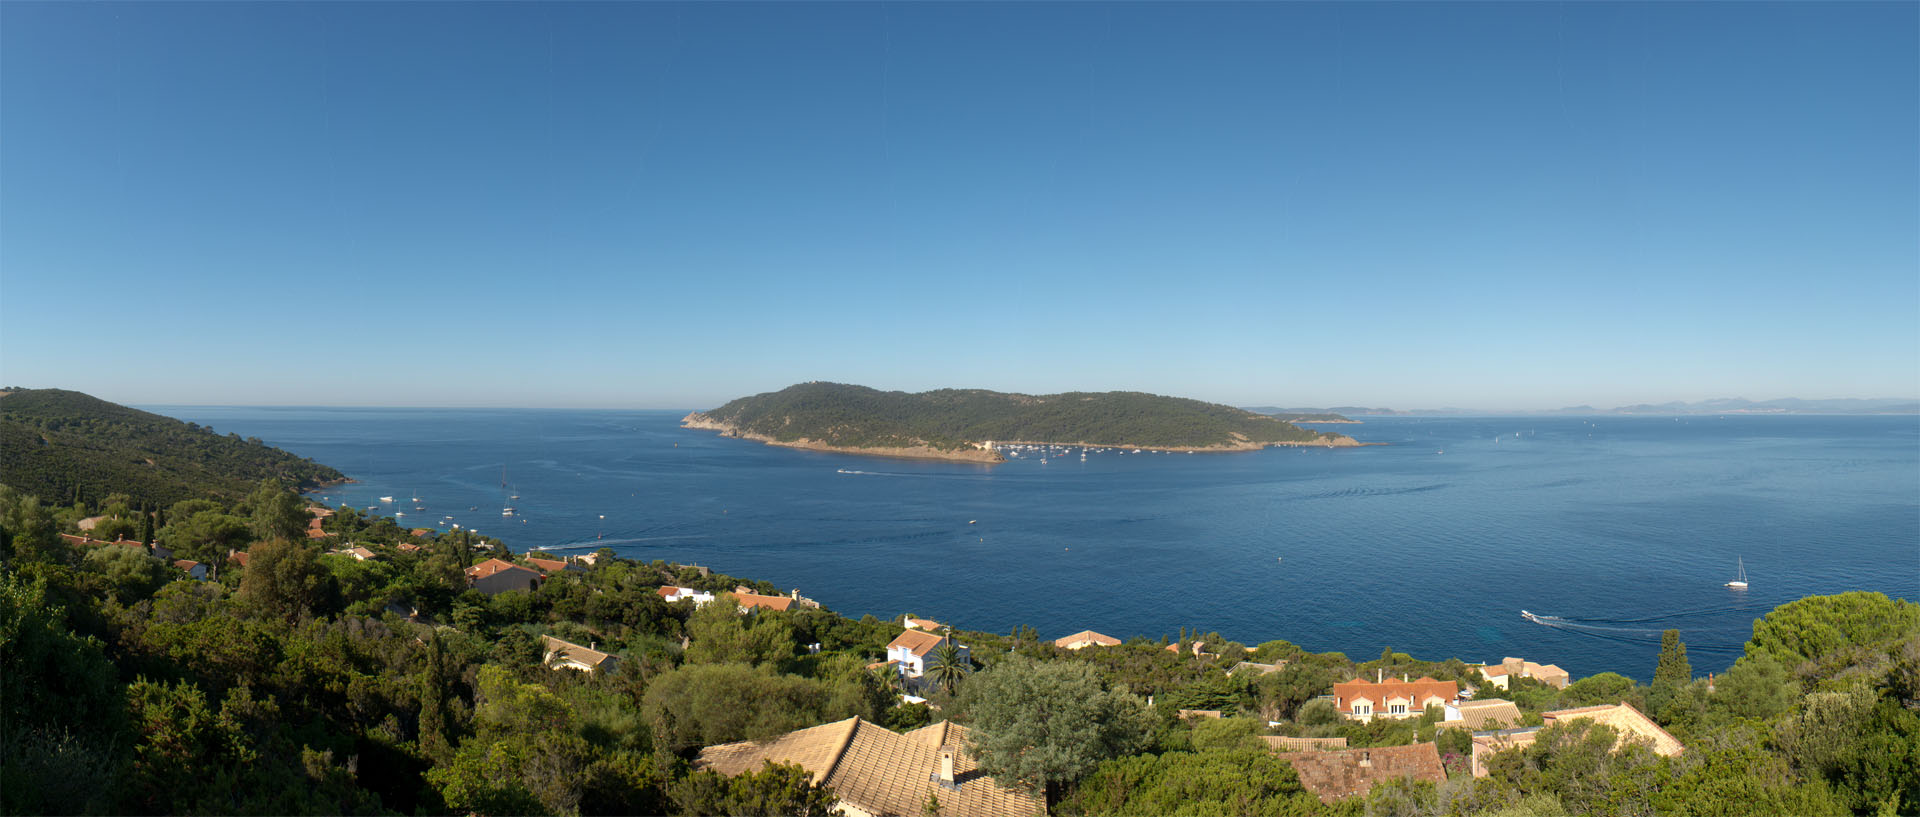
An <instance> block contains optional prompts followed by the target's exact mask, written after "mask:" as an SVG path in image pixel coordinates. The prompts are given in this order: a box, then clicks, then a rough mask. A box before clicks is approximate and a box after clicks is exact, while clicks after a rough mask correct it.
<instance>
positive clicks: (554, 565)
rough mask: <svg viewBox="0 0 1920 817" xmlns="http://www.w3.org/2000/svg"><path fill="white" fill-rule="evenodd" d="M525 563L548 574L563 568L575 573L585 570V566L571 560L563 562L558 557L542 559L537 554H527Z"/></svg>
mask: <svg viewBox="0 0 1920 817" xmlns="http://www.w3.org/2000/svg"><path fill="white" fill-rule="evenodd" d="M527 564H529V565H532V566H533V567H534V569H535V570H538V571H540V572H542V573H545V574H547V575H549V576H551V575H553V574H555V573H559V572H561V571H563V570H571V571H573V572H575V573H585V572H587V569H586V568H584V567H581V566H579V565H577V564H574V563H572V562H563V561H561V560H559V559H543V558H540V557H537V556H528V557H527Z"/></svg>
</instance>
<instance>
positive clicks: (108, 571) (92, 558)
mask: <svg viewBox="0 0 1920 817" xmlns="http://www.w3.org/2000/svg"><path fill="white" fill-rule="evenodd" d="M81 566H82V567H84V568H85V569H87V570H89V571H91V572H93V573H97V574H99V575H100V577H101V578H102V579H104V580H105V581H106V583H107V586H108V587H110V588H112V589H113V592H114V594H115V595H116V596H117V597H118V598H119V599H120V601H121V603H123V604H132V603H133V602H136V601H139V600H140V599H144V598H146V597H148V596H151V595H153V593H154V591H156V590H159V589H160V586H161V585H164V584H166V583H167V582H169V581H172V580H173V579H174V577H175V576H176V575H183V574H180V573H179V571H177V570H174V569H173V566H172V565H169V564H167V563H165V562H162V561H160V560H159V559H156V558H154V557H153V556H151V555H149V554H148V553H147V552H146V551H145V550H136V549H134V548H130V547H125V546H122V545H101V546H99V547H96V548H94V549H92V550H89V551H87V555H86V556H85V557H83V558H82V559H81Z"/></svg>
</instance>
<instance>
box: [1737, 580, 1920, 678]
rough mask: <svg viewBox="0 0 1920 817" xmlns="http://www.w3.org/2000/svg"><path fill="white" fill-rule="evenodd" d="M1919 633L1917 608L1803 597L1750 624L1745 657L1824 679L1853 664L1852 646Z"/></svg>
mask: <svg viewBox="0 0 1920 817" xmlns="http://www.w3.org/2000/svg"><path fill="white" fill-rule="evenodd" d="M1915 633H1920V604H1915V603H1913V602H1910V601H1897V600H1894V599H1889V598H1887V597H1886V595H1885V594H1882V593H1868V592H1864V591H1854V592H1851V593H1841V594H1839V595H1833V596H1808V597H1807V598H1804V599H1800V600H1799V601H1793V602H1788V603H1786V604H1783V605H1780V606H1779V607H1777V608H1774V610H1773V611H1772V612H1769V613H1767V614H1766V615H1765V616H1763V617H1762V618H1761V619H1760V620H1759V621H1756V622H1754V623H1753V639H1752V640H1750V641H1748V642H1747V654H1748V655H1753V654H1755V653H1767V654H1768V655H1771V656H1773V658H1774V660H1776V661H1779V662H1780V665H1781V666H1783V667H1786V668H1787V669H1788V670H1789V671H1792V672H1794V673H1795V674H1798V675H1801V676H1803V677H1809V678H1824V677H1830V676H1832V675H1835V674H1837V673H1838V672H1839V671H1840V670H1842V669H1844V668H1846V667H1847V666H1849V665H1850V664H1851V663H1853V655H1852V653H1851V650H1852V649H1853V648H1856V647H1869V648H1873V647H1890V646H1891V645H1894V644H1897V643H1899V642H1901V641H1903V640H1905V639H1907V638H1910V637H1912V636H1913V635H1914V634H1915Z"/></svg>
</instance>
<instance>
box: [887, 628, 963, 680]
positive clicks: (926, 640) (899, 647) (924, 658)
mask: <svg viewBox="0 0 1920 817" xmlns="http://www.w3.org/2000/svg"><path fill="white" fill-rule="evenodd" d="M947 641H948V639H945V638H942V637H940V636H937V635H934V634H933V633H929V632H926V631H923V630H903V631H901V633H900V635H898V636H896V637H895V638H894V639H893V641H892V642H891V643H889V644H887V660H888V661H892V662H894V663H895V664H896V665H897V666H899V667H900V674H902V675H905V676H907V677H908V678H918V677H920V676H921V675H923V674H925V673H926V671H927V663H928V661H929V660H930V659H931V657H932V656H933V651H934V650H937V649H939V648H940V645H942V644H945V643H947ZM954 646H955V647H958V648H959V650H960V660H962V661H967V660H971V658H972V653H970V652H969V651H968V650H967V645H965V644H955V645H954Z"/></svg>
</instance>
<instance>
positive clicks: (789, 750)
mask: <svg viewBox="0 0 1920 817" xmlns="http://www.w3.org/2000/svg"><path fill="white" fill-rule="evenodd" d="M967 743H968V735H967V730H966V727H963V726H959V725H957V724H952V723H948V722H942V723H936V724H934V725H932V726H927V727H922V728H920V729H916V730H914V731H912V732H908V733H906V734H901V733H899V732H894V731H892V730H889V729H887V728H885V727H882V726H878V725H875V724H873V723H869V722H867V721H865V720H861V719H860V718H848V719H846V720H843V721H835V722H833V723H828V724H823V725H820V726H815V727H811V728H808V729H801V730H798V731H794V732H788V733H787V734H785V735H781V736H780V737H777V738H774V739H773V740H770V741H766V742H764V743H756V742H753V741H744V742H741V743H727V744H722V745H719V746H709V747H707V748H706V749H703V750H701V752H700V756H699V758H698V759H696V760H695V761H694V767H695V768H698V769H712V770H714V771H716V772H719V773H721V774H726V775H736V774H740V773H743V772H750V771H758V770H759V769H761V768H762V767H764V765H765V764H766V763H768V762H773V763H790V764H795V765H798V766H800V767H801V768H804V769H806V770H807V771H808V772H809V773H811V774H812V777H813V781H814V782H815V783H816V784H818V783H824V784H826V785H827V786H830V787H831V788H832V789H833V792H834V794H836V795H838V796H839V797H840V800H841V801H842V802H843V803H845V804H847V805H848V806H851V807H855V808H858V809H860V810H861V811H865V812H867V813H869V814H921V813H923V810H924V808H925V806H926V803H927V800H928V795H929V794H933V795H936V796H938V797H939V798H940V813H941V815H943V817H987V815H1008V816H1009V817H1013V816H1015V815H1017V816H1018V817H1030V816H1031V815H1035V814H1043V813H1045V811H1046V804H1045V803H1044V802H1043V801H1042V800H1041V798H1039V797H1038V796H1036V795H1034V794H1032V793H1030V792H1026V791H1022V790H1019V789H1010V788H1006V787H1003V786H1001V785H1000V784H999V783H997V782H996V781H994V780H993V778H991V777H988V776H987V775H985V774H984V773H982V772H980V771H979V769H978V768H977V767H976V766H975V764H974V762H973V757H972V756H971V755H970V754H969V753H968V752H967V751H966V746H967ZM943 746H948V747H954V748H955V749H956V750H957V751H956V752H955V756H954V765H953V772H954V774H953V778H954V780H953V783H952V784H951V785H943V784H942V783H941V782H940V781H939V780H938V779H937V778H938V775H939V771H940V750H941V747H943Z"/></svg>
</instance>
